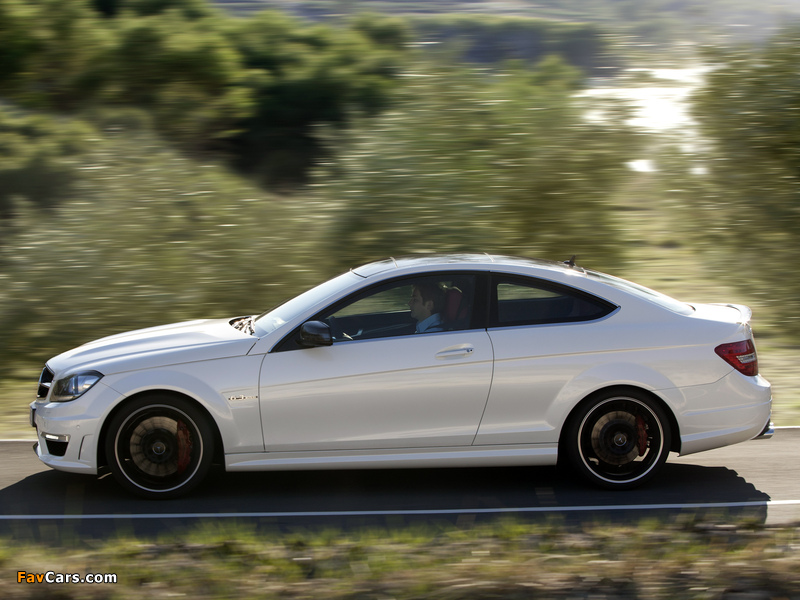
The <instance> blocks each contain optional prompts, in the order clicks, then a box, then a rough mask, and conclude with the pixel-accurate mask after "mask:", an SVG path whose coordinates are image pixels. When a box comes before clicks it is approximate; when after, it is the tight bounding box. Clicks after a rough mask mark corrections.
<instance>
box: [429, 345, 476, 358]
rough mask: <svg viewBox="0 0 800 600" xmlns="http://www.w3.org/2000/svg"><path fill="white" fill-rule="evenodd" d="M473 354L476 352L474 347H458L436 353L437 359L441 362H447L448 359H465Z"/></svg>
mask: <svg viewBox="0 0 800 600" xmlns="http://www.w3.org/2000/svg"><path fill="white" fill-rule="evenodd" d="M473 352H475V348H474V347H473V346H469V345H464V346H457V347H455V348H446V349H444V350H440V351H439V352H437V353H436V358H438V359H439V360H446V359H448V358H463V357H465V356H469V355H470V354H472V353H473Z"/></svg>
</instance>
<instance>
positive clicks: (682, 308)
mask: <svg viewBox="0 0 800 600" xmlns="http://www.w3.org/2000/svg"><path fill="white" fill-rule="evenodd" d="M586 275H587V276H588V277H589V278H590V279H595V280H597V281H602V282H603V283H605V284H608V285H611V286H614V287H615V288H617V289H620V290H623V291H625V292H628V293H631V294H634V295H635V296H638V297H640V298H643V299H645V300H649V301H650V302H654V303H655V304H658V305H659V306H662V307H664V308H666V309H668V310H671V311H672V312H676V313H678V314H680V315H690V314H692V313H693V312H694V308H692V307H691V306H690V305H688V304H686V303H685V302H681V301H679V300H675V298H672V297H670V296H667V295H666V294H662V293H661V292H657V291H655V290H651V289H650V288H646V287H644V286H643V285H639V284H637V283H632V282H630V281H626V280H625V279H620V278H619V277H613V276H611V275H606V274H605V273H598V272H596V271H587V272H586Z"/></svg>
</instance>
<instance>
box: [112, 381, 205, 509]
mask: <svg viewBox="0 0 800 600" xmlns="http://www.w3.org/2000/svg"><path fill="white" fill-rule="evenodd" d="M105 448H106V458H107V459H108V462H109V467H110V468H111V472H112V473H113V474H114V477H115V478H116V480H117V481H118V482H119V483H120V484H121V485H122V486H123V487H124V488H126V489H127V490H129V491H131V492H133V493H134V494H137V495H139V496H142V497H144V498H164V499H166V498H175V497H177V496H180V495H182V494H185V493H186V492H188V491H189V490H191V489H193V488H194V487H195V486H197V484H198V483H200V482H201V481H202V480H203V478H204V477H205V476H206V474H207V473H208V470H209V468H210V466H211V460H212V457H213V455H214V436H213V432H212V429H211V426H210V425H209V423H208V419H207V417H206V416H205V415H204V414H203V413H202V412H201V411H200V410H199V409H198V408H197V407H196V406H194V404H192V403H191V402H190V401H188V400H186V399H183V398H180V397H172V396H166V395H165V396H148V397H142V398H138V399H136V400H133V401H131V402H130V403H128V404H126V405H124V406H123V407H122V409H121V410H120V411H119V412H118V413H117V414H116V415H114V417H113V418H112V420H111V422H110V424H109V427H108V432H107V434H106V446H105Z"/></svg>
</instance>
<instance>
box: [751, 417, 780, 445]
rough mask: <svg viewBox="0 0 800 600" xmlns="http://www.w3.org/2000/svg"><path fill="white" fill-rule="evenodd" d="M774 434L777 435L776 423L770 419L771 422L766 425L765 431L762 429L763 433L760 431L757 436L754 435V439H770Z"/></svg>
mask: <svg viewBox="0 0 800 600" xmlns="http://www.w3.org/2000/svg"><path fill="white" fill-rule="evenodd" d="M773 435H775V424H774V423H773V422H772V420H771V419H770V421H769V422H768V423H767V424H766V426H765V427H764V431H762V432H761V433H759V434H758V435H757V436H756V437H754V438H753V439H754V440H768V439H769V438H771V437H772V436H773Z"/></svg>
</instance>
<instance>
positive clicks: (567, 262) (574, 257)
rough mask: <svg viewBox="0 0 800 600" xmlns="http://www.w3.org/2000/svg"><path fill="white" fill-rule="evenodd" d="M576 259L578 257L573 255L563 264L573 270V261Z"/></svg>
mask: <svg viewBox="0 0 800 600" xmlns="http://www.w3.org/2000/svg"><path fill="white" fill-rule="evenodd" d="M576 258H578V256H577V255H576V254H573V255H572V258H570V259H569V260H565V261H564V264H565V265H567V266H568V267H569V268H570V269H574V268H575V259H576Z"/></svg>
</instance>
